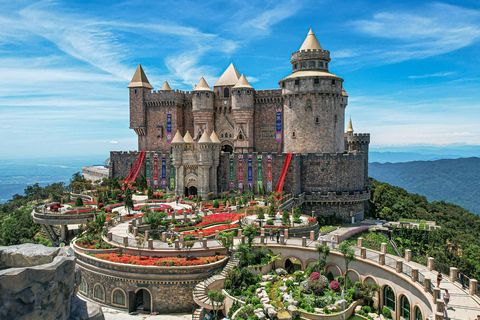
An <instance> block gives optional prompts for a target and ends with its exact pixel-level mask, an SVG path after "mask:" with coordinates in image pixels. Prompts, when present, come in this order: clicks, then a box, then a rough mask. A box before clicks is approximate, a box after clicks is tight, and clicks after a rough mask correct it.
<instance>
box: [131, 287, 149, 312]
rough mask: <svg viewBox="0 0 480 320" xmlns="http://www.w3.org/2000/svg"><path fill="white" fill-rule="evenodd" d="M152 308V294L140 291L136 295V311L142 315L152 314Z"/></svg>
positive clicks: (143, 290)
mask: <svg viewBox="0 0 480 320" xmlns="http://www.w3.org/2000/svg"><path fill="white" fill-rule="evenodd" d="M151 306H152V298H151V296H150V292H148V291H147V290H145V289H140V290H138V291H137V292H136V293H135V311H137V312H142V313H150V311H151Z"/></svg>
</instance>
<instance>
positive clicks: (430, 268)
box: [427, 257, 435, 271]
mask: <svg viewBox="0 0 480 320" xmlns="http://www.w3.org/2000/svg"><path fill="white" fill-rule="evenodd" d="M427 266H428V271H433V269H434V267H435V258H432V257H429V258H428V264H427Z"/></svg>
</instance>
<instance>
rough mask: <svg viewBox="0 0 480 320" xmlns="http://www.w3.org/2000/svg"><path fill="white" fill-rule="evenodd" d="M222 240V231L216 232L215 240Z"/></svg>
mask: <svg viewBox="0 0 480 320" xmlns="http://www.w3.org/2000/svg"><path fill="white" fill-rule="evenodd" d="M219 238H220V231H218V230H215V240H218V239H219Z"/></svg>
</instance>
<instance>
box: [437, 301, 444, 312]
mask: <svg viewBox="0 0 480 320" xmlns="http://www.w3.org/2000/svg"><path fill="white" fill-rule="evenodd" d="M436 305H437V312H439V313H441V314H445V303H444V302H443V300H442V299H438V300H437V303H436Z"/></svg>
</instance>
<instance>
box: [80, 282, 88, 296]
mask: <svg viewBox="0 0 480 320" xmlns="http://www.w3.org/2000/svg"><path fill="white" fill-rule="evenodd" d="M80 291H81V292H83V293H85V294H87V291H88V286H87V281H86V280H85V279H82V283H81V284H80Z"/></svg>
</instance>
